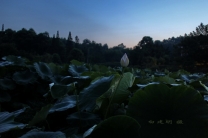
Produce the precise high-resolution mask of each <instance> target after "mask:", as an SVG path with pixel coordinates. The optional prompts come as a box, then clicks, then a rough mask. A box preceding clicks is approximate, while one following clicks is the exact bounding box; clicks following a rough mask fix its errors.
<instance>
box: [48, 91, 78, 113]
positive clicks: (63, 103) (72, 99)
mask: <svg viewBox="0 0 208 138" xmlns="http://www.w3.org/2000/svg"><path fill="white" fill-rule="evenodd" d="M76 98H77V97H76V95H72V96H66V97H63V98H62V99H59V100H58V101H57V102H56V103H55V104H54V105H53V107H51V109H50V111H49V113H53V112H57V111H65V110H67V109H69V108H73V107H75V106H76V104H77V101H76Z"/></svg>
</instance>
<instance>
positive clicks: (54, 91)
mask: <svg viewBox="0 0 208 138" xmlns="http://www.w3.org/2000/svg"><path fill="white" fill-rule="evenodd" d="M74 89H75V86H74V83H71V84H68V85H59V84H54V85H53V86H52V87H51V91H50V92H51V95H52V97H53V98H54V99H56V98H61V97H63V96H65V95H66V94H67V93H72V92H74Z"/></svg>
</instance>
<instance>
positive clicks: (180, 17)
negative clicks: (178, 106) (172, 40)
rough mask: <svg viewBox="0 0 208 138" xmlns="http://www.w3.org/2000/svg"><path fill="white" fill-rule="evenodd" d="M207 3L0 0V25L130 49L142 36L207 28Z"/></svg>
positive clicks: (155, 37)
mask: <svg viewBox="0 0 208 138" xmlns="http://www.w3.org/2000/svg"><path fill="white" fill-rule="evenodd" d="M207 5H208V1H207V0H157V1H156V0H132V1H126V0H105V1H101V0H76V1H75V0H62V1H56V0H42V1H36V0H29V1H26V0H18V1H16V0H9V1H7V0H1V1H0V17H1V19H0V24H4V26H5V29H7V28H11V29H13V30H15V31H18V30H21V29H22V28H26V29H29V28H33V29H34V30H35V31H36V33H41V32H45V31H47V32H49V34H50V36H52V35H53V34H56V32H57V31H59V35H60V37H64V38H67V36H68V33H69V31H70V32H71V33H72V37H73V39H74V37H75V36H76V35H77V36H78V37H79V39H80V42H82V40H83V39H85V38H87V39H89V40H91V41H92V40H94V41H96V42H97V43H102V44H105V43H107V44H108V45H109V46H110V47H111V46H116V45H118V44H120V43H123V44H124V45H126V46H127V47H133V46H135V45H137V43H138V42H139V41H140V40H141V39H142V37H144V36H150V37H152V38H153V40H163V39H168V38H169V37H172V36H174V37H177V36H180V35H182V36H183V35H184V34H185V33H187V34H188V33H190V32H192V31H195V28H196V27H197V26H198V25H199V24H200V23H201V22H202V23H204V24H208V18H206V16H205V15H206V13H208V8H207V7H206V6H207Z"/></svg>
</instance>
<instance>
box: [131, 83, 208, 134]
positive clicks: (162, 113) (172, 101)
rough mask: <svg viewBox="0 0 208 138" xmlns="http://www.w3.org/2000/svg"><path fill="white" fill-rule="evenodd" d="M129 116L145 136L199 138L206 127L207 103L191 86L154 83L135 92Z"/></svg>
mask: <svg viewBox="0 0 208 138" xmlns="http://www.w3.org/2000/svg"><path fill="white" fill-rule="evenodd" d="M127 115H129V116H131V117H133V118H135V119H136V120H137V121H138V122H139V123H140V124H141V126H142V130H141V131H142V133H143V136H144V137H154V136H158V137H169V136H174V137H182V136H183V137H196V135H197V134H198V133H199V131H200V133H204V132H205V131H201V130H202V129H205V128H206V127H207V123H208V122H207V120H208V106H207V104H206V102H205V101H204V100H203V97H202V96H201V95H200V94H199V93H198V92H197V91H196V90H194V89H192V88H190V87H187V86H182V85H181V86H173V87H171V88H169V87H167V86H166V85H164V84H154V85H149V86H147V87H145V88H144V90H139V91H137V92H136V93H134V96H133V97H132V98H131V99H130V101H129V105H128V109H127ZM167 121H169V123H170V122H172V124H169V123H167ZM158 122H160V123H158ZM161 122H162V123H163V124H161ZM177 122H182V124H177ZM198 128H200V129H201V130H199V129H198ZM181 132H183V134H182V133H181Z"/></svg>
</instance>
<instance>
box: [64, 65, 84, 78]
mask: <svg viewBox="0 0 208 138" xmlns="http://www.w3.org/2000/svg"><path fill="white" fill-rule="evenodd" d="M68 71H69V73H70V74H71V75H72V76H74V77H79V76H80V75H81V74H82V73H83V72H85V71H88V69H87V68H86V67H85V65H80V66H77V65H73V64H72V65H69V70H68Z"/></svg>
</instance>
